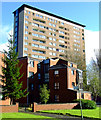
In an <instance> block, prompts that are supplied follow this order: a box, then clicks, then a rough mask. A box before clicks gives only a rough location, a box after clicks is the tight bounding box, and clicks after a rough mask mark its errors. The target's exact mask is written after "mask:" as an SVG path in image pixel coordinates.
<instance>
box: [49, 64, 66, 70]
mask: <svg viewBox="0 0 101 120" xmlns="http://www.w3.org/2000/svg"><path fill="white" fill-rule="evenodd" d="M67 67H68V66H67V65H65V64H59V65H53V66H51V67H50V68H49V69H61V68H67Z"/></svg>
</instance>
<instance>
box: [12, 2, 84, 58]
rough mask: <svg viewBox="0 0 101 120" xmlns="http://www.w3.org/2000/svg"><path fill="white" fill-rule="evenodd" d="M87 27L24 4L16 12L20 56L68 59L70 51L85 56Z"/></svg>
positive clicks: (15, 31) (15, 28)
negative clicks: (85, 29) (67, 52)
mask: <svg viewBox="0 0 101 120" xmlns="http://www.w3.org/2000/svg"><path fill="white" fill-rule="evenodd" d="M84 27H85V25H82V24H79V23H77V22H74V21H71V20H68V19H65V18H63V17H61V16H57V15H55V14H52V13H49V12H46V11H43V10H40V9H38V8H34V7H31V6H29V5H25V4H23V5H22V6H21V7H19V8H18V9H17V10H15V11H14V39H15V45H16V51H17V52H18V53H19V57H24V56H29V57H33V58H35V59H38V60H43V59H47V58H53V57H58V58H60V59H64V58H65V55H66V51H67V50H73V51H75V52H76V53H78V54H79V55H82V56H84V57H85V40H84Z"/></svg>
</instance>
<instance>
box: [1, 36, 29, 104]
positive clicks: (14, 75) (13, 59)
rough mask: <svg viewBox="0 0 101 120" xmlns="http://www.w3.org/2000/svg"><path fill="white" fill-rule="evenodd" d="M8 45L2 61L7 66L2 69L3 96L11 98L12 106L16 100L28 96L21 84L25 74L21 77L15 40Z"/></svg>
mask: <svg viewBox="0 0 101 120" xmlns="http://www.w3.org/2000/svg"><path fill="white" fill-rule="evenodd" d="M8 43H9V45H8V51H5V50H4V54H5V57H4V58H3V59H2V61H3V63H4V65H5V67H2V73H3V76H2V82H3V83H4V86H3V96H4V97H9V98H10V100H11V101H10V104H13V102H14V100H16V99H19V98H21V97H25V96H26V95H27V94H26V93H25V92H26V89H25V90H22V82H19V80H20V78H21V77H22V76H23V74H22V75H20V69H21V66H20V67H19V66H18V63H19V61H18V59H17V57H18V54H17V53H16V52H15V48H16V46H14V40H12V38H10V39H9V40H8Z"/></svg>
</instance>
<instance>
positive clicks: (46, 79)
mask: <svg viewBox="0 0 101 120" xmlns="http://www.w3.org/2000/svg"><path fill="white" fill-rule="evenodd" d="M44 77H45V82H48V81H49V73H45V76H44Z"/></svg>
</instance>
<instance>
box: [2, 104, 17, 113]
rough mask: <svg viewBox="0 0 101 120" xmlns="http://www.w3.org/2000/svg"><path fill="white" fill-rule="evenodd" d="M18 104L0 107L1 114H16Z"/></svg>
mask: <svg viewBox="0 0 101 120" xmlns="http://www.w3.org/2000/svg"><path fill="white" fill-rule="evenodd" d="M18 107H19V103H16V104H15V105H0V112H1V113H11V112H18Z"/></svg>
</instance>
